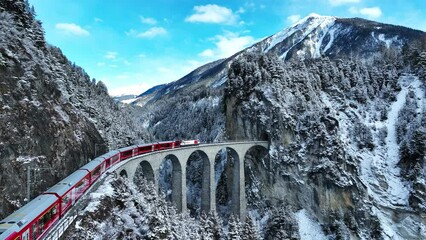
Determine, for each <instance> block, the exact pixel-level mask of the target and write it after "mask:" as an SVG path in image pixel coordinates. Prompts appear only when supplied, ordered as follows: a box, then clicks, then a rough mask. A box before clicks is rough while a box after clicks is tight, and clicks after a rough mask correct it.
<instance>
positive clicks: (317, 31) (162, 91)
mask: <svg viewBox="0 0 426 240" xmlns="http://www.w3.org/2000/svg"><path fill="white" fill-rule="evenodd" d="M425 37H426V36H425V33H424V32H422V31H419V30H414V29H409V28H406V27H401V26H395V25H389V24H383V23H379V22H374V21H369V20H365V19H361V18H337V17H330V16H320V15H317V14H311V15H309V16H307V17H305V18H303V19H301V20H300V21H298V22H297V23H295V24H294V25H292V26H290V27H289V28H286V29H284V30H282V31H280V32H278V33H276V34H274V35H272V36H270V37H268V38H265V39H264V40H262V41H261V42H259V43H257V44H255V45H253V46H252V47H249V48H247V49H246V50H243V51H241V52H239V53H236V54H234V55H233V56H231V57H230V58H227V59H222V60H218V61H215V62H212V63H209V64H206V65H204V66H202V67H200V68H198V69H196V70H194V71H193V72H191V73H189V74H188V75H186V76H184V77H182V78H181V79H179V80H177V81H175V82H172V83H169V84H166V85H159V86H155V87H153V88H151V89H149V90H147V91H146V92H145V93H143V94H141V96H142V95H143V96H144V98H143V99H142V100H141V101H140V103H139V105H144V104H145V103H147V102H150V101H151V102H152V101H155V100H158V99H160V98H161V97H162V96H163V95H169V96H168V97H170V96H173V94H174V93H175V92H182V89H185V88H186V87H189V88H188V92H190V91H191V89H193V85H195V84H191V83H195V82H197V83H198V85H202V86H205V87H213V88H217V87H224V86H225V85H224V83H225V82H226V77H227V69H228V68H229V65H230V62H231V61H232V60H234V59H235V58H238V56H239V55H240V54H242V53H244V52H256V53H260V52H262V53H269V54H274V55H277V56H279V58H281V59H284V60H291V59H311V58H319V57H324V56H327V57H329V58H331V59H334V58H340V59H351V58H363V59H364V60H366V61H367V60H373V59H374V58H375V57H380V56H381V54H383V53H386V54H396V52H398V51H401V50H402V48H403V47H404V46H409V45H412V44H413V43H414V42H418V41H420V40H421V39H424V38H425ZM134 104H138V102H135V103H134Z"/></svg>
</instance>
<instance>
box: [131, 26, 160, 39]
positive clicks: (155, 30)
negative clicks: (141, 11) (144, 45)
mask: <svg viewBox="0 0 426 240" xmlns="http://www.w3.org/2000/svg"><path fill="white" fill-rule="evenodd" d="M166 34H167V30H166V29H164V28H162V27H152V28H150V29H148V30H147V31H145V32H141V33H138V34H137V35H136V36H137V37H138V38H154V37H157V36H160V35H166Z"/></svg>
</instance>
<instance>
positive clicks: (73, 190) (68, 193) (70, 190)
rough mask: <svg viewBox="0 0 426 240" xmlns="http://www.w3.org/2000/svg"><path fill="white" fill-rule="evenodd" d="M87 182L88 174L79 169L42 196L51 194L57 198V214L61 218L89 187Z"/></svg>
mask: <svg viewBox="0 0 426 240" xmlns="http://www.w3.org/2000/svg"><path fill="white" fill-rule="evenodd" d="M89 182H90V175H89V173H88V172H87V171H86V170H81V169H79V170H77V171H75V172H74V173H72V174H71V175H69V176H68V177H66V178H65V179H63V180H62V181H60V182H59V183H57V184H56V185H54V186H53V187H51V188H49V189H48V190H47V191H46V192H44V194H52V195H55V196H56V197H58V198H59V202H60V208H59V214H60V216H61V217H62V216H63V215H64V214H65V213H66V211H67V210H68V209H69V208H70V207H71V206H72V205H74V203H75V202H76V201H77V200H78V199H79V198H80V196H81V195H83V193H84V192H85V191H86V189H87V188H88V187H89V186H90V185H89Z"/></svg>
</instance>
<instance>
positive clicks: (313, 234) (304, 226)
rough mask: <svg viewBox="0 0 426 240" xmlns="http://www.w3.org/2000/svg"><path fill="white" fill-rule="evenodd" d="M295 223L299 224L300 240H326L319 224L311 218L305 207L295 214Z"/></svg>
mask: <svg viewBox="0 0 426 240" xmlns="http://www.w3.org/2000/svg"><path fill="white" fill-rule="evenodd" d="M294 215H295V217H296V220H297V223H298V225H299V235H300V239H301V240H311V239H315V240H322V239H324V240H327V239H328V238H327V236H325V234H324V232H323V231H322V229H321V226H320V225H319V224H318V222H316V221H315V220H313V219H312V218H311V217H310V216H309V215H308V213H307V212H306V210H305V209H302V210H300V211H298V212H296V213H295V214H294Z"/></svg>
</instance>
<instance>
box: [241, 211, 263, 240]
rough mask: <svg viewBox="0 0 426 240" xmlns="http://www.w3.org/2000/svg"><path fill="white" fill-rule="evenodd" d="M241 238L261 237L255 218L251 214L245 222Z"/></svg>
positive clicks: (255, 238)
mask: <svg viewBox="0 0 426 240" xmlns="http://www.w3.org/2000/svg"><path fill="white" fill-rule="evenodd" d="M241 239H242V240H257V239H260V236H259V231H258V230H257V227H256V226H255V224H254V222H253V219H252V218H251V217H250V216H247V217H246V221H245V223H244V226H243V229H242V233H241Z"/></svg>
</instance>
